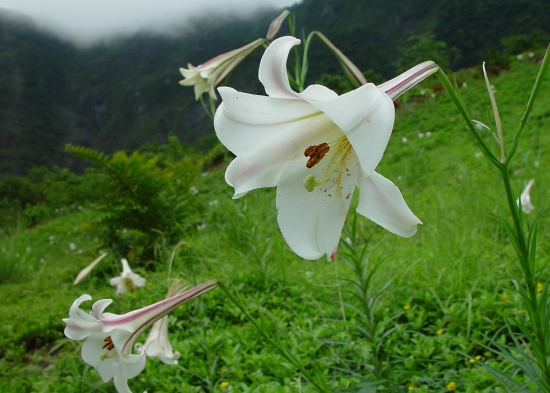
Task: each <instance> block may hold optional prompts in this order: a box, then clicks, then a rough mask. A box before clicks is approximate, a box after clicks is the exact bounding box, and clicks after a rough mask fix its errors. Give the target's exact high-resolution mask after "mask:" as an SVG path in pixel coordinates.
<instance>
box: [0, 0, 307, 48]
mask: <svg viewBox="0 0 550 393" xmlns="http://www.w3.org/2000/svg"><path fill="white" fill-rule="evenodd" d="M296 2H298V1H297V0H200V1H199V0H139V1H137V0H116V1H113V0H93V1H84V0H0V11H3V12H2V13H3V14H6V13H8V14H11V15H14V16H16V15H17V14H22V15H24V16H26V17H28V18H30V19H31V20H32V21H33V22H34V23H35V25H36V26H37V27H39V28H42V29H44V30H46V31H49V32H51V33H53V34H55V35H57V36H58V37H60V38H63V39H64V40H68V41H71V42H73V43H75V44H77V45H78V46H81V47H86V46H90V45H93V44H94V43H97V42H100V41H105V40H109V39H110V38H113V37H118V36H129V35H133V34H135V33H138V32H143V31H149V32H153V33H159V34H165V35H174V34H178V33H179V32H181V31H182V30H186V29H189V28H192V25H193V21H195V20H197V19H200V18H202V17H204V16H207V15H214V16H216V17H220V16H223V17H227V18H229V17H231V18H234V17H243V18H246V17H250V16H251V15H252V14H254V12H256V11H258V10H260V9H265V8H282V7H287V6H290V5H292V4H294V3H296Z"/></svg>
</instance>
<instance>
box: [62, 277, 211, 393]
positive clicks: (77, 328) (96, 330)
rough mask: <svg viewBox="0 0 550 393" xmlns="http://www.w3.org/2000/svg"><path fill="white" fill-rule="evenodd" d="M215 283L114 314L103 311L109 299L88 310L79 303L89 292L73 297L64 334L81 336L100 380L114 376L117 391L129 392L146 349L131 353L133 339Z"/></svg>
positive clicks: (86, 358) (84, 351) (85, 357)
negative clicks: (130, 384)
mask: <svg viewBox="0 0 550 393" xmlns="http://www.w3.org/2000/svg"><path fill="white" fill-rule="evenodd" d="M217 285H218V281H217V280H210V281H207V282H205V283H203V284H200V285H198V286H196V287H194V288H191V289H189V290H187V291H185V292H182V293H180V294H178V295H176V296H173V297H171V298H168V299H165V300H163V301H160V302H158V303H155V304H153V305H150V306H147V307H144V308H141V309H139V310H135V311H131V312H129V313H127V314H123V315H116V314H111V313H103V311H104V310H105V308H106V307H107V306H108V305H109V304H111V303H112V300H111V299H103V300H98V301H97V302H95V303H94V305H93V306H92V311H91V312H90V313H89V314H88V313H86V312H84V311H82V310H81V309H80V305H81V304H82V303H83V302H84V301H87V300H91V299H92V298H91V296H90V295H82V296H80V297H79V298H78V299H76V300H75V301H74V303H73V305H72V306H71V309H70V311H69V318H65V319H63V322H65V324H66V327H65V336H67V337H68V338H70V339H72V340H84V339H86V341H85V342H84V345H83V346H82V359H83V360H84V361H85V362H86V363H88V364H89V365H91V366H92V367H94V368H95V369H96V370H97V372H98V373H99V375H100V376H101V379H102V380H103V382H107V381H110V380H111V379H113V380H114V384H115V387H116V389H117V392H119V393H131V391H130V389H129V387H128V380H129V379H131V378H134V377H135V376H136V375H138V374H139V373H140V372H141V371H143V369H144V367H145V353H143V352H142V353H140V354H137V355H135V354H132V353H131V351H132V347H133V345H134V342H135V340H136V339H137V338H138V337H139V336H140V335H141V334H142V333H143V332H144V331H145V330H146V329H147V328H149V327H150V326H151V325H152V324H153V323H155V322H156V321H158V320H159V319H160V318H162V317H164V316H165V315H166V314H168V313H169V312H171V311H172V310H174V309H175V308H176V307H178V306H180V305H181V304H183V303H185V302H188V301H189V300H191V299H194V298H196V297H198V296H200V295H202V294H204V293H206V292H208V291H209V290H211V289H213V288H214V287H216V286H217Z"/></svg>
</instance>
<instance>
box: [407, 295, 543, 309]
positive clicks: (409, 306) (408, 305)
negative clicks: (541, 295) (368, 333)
mask: <svg viewBox="0 0 550 393" xmlns="http://www.w3.org/2000/svg"><path fill="white" fill-rule="evenodd" d="M539 292H540V291H539ZM410 309H411V305H410V304H406V305H404V306H403V310H405V311H407V310H410Z"/></svg>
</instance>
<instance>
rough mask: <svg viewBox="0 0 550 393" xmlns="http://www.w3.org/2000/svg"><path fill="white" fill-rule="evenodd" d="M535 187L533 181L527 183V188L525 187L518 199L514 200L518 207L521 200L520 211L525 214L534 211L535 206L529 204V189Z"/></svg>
mask: <svg viewBox="0 0 550 393" xmlns="http://www.w3.org/2000/svg"><path fill="white" fill-rule="evenodd" d="M534 185H535V179H531V180H529V183H527V186H525V189H524V190H523V192H522V193H521V195H520V197H519V198H518V199H517V200H516V203H517V204H518V206H520V200H521V210H522V211H523V212H524V213H525V214H529V213H531V212H532V211H533V210H535V206H533V204H532V203H531V188H532V187H533V186H534Z"/></svg>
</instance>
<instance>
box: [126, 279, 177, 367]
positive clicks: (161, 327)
mask: <svg viewBox="0 0 550 393" xmlns="http://www.w3.org/2000/svg"><path fill="white" fill-rule="evenodd" d="M186 287H187V285H186V284H184V282H183V281H182V280H179V279H177V280H174V282H173V283H172V285H170V288H169V289H168V294H167V295H166V297H167V298H170V297H172V296H175V295H177V294H178V293H181V292H183V291H184V290H185V289H186ZM135 349H136V351H137V352H145V354H146V355H147V356H148V357H150V358H156V357H158V358H159V360H160V361H161V362H163V363H165V364H170V365H176V364H178V359H179V357H180V353H179V352H177V351H176V352H174V351H173V349H172V345H171V344H170V339H169V338H168V315H165V316H164V317H162V318H161V319H159V320H158V321H156V322H155V323H154V324H153V327H152V328H151V330H150V331H149V335H148V336H147V340H146V341H145V344H136V346H135Z"/></svg>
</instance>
